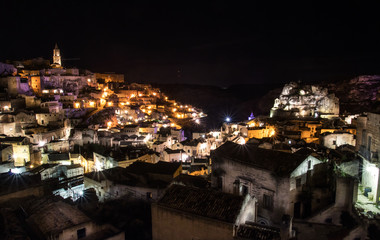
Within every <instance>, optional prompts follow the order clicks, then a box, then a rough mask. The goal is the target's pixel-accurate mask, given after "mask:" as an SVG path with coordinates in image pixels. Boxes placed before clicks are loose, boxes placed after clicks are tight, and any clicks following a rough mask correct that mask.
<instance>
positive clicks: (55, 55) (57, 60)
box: [53, 43, 62, 66]
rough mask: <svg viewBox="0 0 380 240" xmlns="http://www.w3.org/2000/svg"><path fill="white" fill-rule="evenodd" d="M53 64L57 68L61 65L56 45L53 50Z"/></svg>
mask: <svg viewBox="0 0 380 240" xmlns="http://www.w3.org/2000/svg"><path fill="white" fill-rule="evenodd" d="M53 64H57V65H59V66H61V65H62V62H61V53H60V51H59V48H58V45H57V43H56V44H55V48H54V50H53Z"/></svg>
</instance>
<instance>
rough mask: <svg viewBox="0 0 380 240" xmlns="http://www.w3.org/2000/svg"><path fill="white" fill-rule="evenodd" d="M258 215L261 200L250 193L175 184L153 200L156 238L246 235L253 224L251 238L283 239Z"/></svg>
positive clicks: (236, 237)
mask: <svg viewBox="0 0 380 240" xmlns="http://www.w3.org/2000/svg"><path fill="white" fill-rule="evenodd" d="M256 219H257V200H256V198H254V197H251V196H250V195H246V196H238V195H233V194H229V193H223V192H218V191H215V190H208V189H201V188H195V187H190V186H182V185H176V184H173V185H171V186H170V187H169V189H167V191H166V192H165V194H164V195H163V196H162V197H161V198H160V199H159V200H158V201H157V203H153V204H152V235H153V239H154V240H161V239H162V240H163V239H184V240H187V239H188V240H192V239H215V240H216V239H218V240H222V239H245V238H243V236H244V234H243V232H246V231H247V228H250V229H251V230H252V231H251V235H250V237H251V238H250V239H280V230H279V229H275V228H272V229H269V228H268V227H266V226H263V225H261V226H260V225H258V224H256V223H255V222H256ZM248 225H249V226H250V227H247V226H248ZM259 226H260V227H259ZM239 237H241V238H239ZM246 237H248V236H246ZM258 237H260V238H258ZM283 239H287V238H286V237H284V238H283Z"/></svg>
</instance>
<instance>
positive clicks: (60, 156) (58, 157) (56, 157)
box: [49, 153, 70, 161]
mask: <svg viewBox="0 0 380 240" xmlns="http://www.w3.org/2000/svg"><path fill="white" fill-rule="evenodd" d="M64 160H70V156H69V154H68V153H51V154H49V161H64Z"/></svg>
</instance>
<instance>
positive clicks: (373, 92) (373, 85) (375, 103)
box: [324, 75, 380, 114]
mask: <svg viewBox="0 0 380 240" xmlns="http://www.w3.org/2000/svg"><path fill="white" fill-rule="evenodd" d="M324 84H325V85H326V87H327V88H328V89H329V91H331V92H334V93H335V95H336V96H337V97H338V98H339V103H340V113H341V114H342V113H345V112H347V113H361V112H367V111H379V110H380V106H379V96H380V95H379V91H380V76H377V75H374V76H359V77H356V78H354V79H350V80H343V81H339V82H337V83H324Z"/></svg>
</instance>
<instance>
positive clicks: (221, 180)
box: [218, 177, 223, 189]
mask: <svg viewBox="0 0 380 240" xmlns="http://www.w3.org/2000/svg"><path fill="white" fill-rule="evenodd" d="M218 189H223V177H218Z"/></svg>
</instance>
